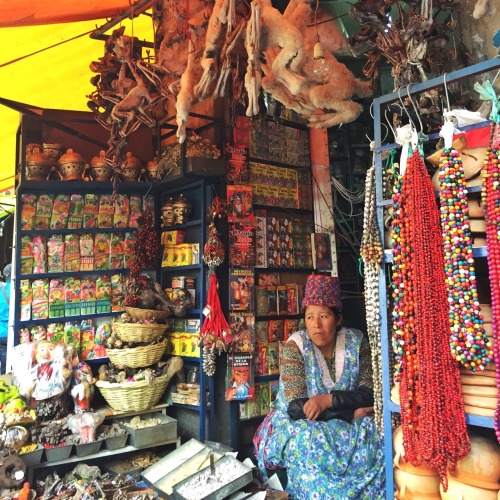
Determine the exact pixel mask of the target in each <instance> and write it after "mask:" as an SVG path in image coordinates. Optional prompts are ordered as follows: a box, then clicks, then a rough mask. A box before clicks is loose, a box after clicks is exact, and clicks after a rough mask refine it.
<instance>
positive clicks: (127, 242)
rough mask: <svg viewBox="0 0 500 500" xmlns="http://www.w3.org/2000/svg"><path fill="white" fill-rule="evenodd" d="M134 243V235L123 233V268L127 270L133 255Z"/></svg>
mask: <svg viewBox="0 0 500 500" xmlns="http://www.w3.org/2000/svg"><path fill="white" fill-rule="evenodd" d="M135 241H136V235H135V233H132V232H130V233H129V232H127V233H125V237H124V238H123V267H125V268H127V269H128V268H129V267H130V259H132V257H134V255H135Z"/></svg>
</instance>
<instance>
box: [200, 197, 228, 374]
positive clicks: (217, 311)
mask: <svg viewBox="0 0 500 500" xmlns="http://www.w3.org/2000/svg"><path fill="white" fill-rule="evenodd" d="M225 213H226V211H225V203H224V202H222V201H221V200H220V199H219V198H218V197H217V196H216V197H215V198H214V201H213V202H212V205H211V206H210V209H209V214H210V216H211V218H212V222H211V223H210V226H209V228H210V236H209V237H208V239H207V241H206V243H205V246H204V247H203V257H202V258H203V262H205V264H206V265H207V266H208V280H209V281H208V291H207V302H206V305H205V307H204V308H203V314H204V315H205V316H206V317H205V320H204V321H203V326H202V327H201V331H200V346H201V347H202V349H203V363H202V366H203V371H204V372H205V373H206V374H207V375H208V376H212V375H214V373H215V361H216V354H217V352H218V353H219V354H220V353H221V352H222V351H226V350H227V348H228V346H229V345H230V344H231V342H232V338H231V334H230V328H229V324H228V322H227V320H226V318H225V317H224V313H223V312H222V308H221V305H220V299H219V295H218V293H217V290H218V288H219V284H218V281H217V276H216V274H215V269H216V267H217V266H220V265H221V264H222V263H223V262H224V258H225V251H224V245H223V244H222V241H221V240H220V238H219V236H218V234H217V229H216V227H215V219H216V218H220V217H222V216H223V215H225Z"/></svg>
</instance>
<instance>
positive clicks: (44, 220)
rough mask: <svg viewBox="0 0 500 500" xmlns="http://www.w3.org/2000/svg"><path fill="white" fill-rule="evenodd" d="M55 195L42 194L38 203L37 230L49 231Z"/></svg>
mask: <svg viewBox="0 0 500 500" xmlns="http://www.w3.org/2000/svg"><path fill="white" fill-rule="evenodd" d="M53 201H54V195H53V194H41V195H40V196H39V197H38V201H37V203H36V215H35V229H49V226H50V217H51V216H52V203H53Z"/></svg>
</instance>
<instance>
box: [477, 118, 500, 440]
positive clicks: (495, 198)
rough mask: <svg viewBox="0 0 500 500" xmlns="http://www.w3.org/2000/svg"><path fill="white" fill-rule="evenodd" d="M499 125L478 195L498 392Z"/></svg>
mask: <svg viewBox="0 0 500 500" xmlns="http://www.w3.org/2000/svg"><path fill="white" fill-rule="evenodd" d="M499 162H500V127H499V125H498V124H497V123H496V124H494V123H492V125H491V139H490V147H489V149H488V151H487V152H486V156H485V160H484V169H483V177H484V182H483V190H482V192H481V197H482V201H483V204H484V205H485V207H486V209H485V210H486V216H485V218H486V245H487V253H488V269H489V277H490V287H491V309H492V312H493V352H494V359H495V365H496V382H497V389H498V391H499V392H500V351H499V349H500V348H499V345H498V343H499V341H500V333H499V328H498V322H499V321H500V240H499V238H500V168H499ZM499 420H500V399H499V400H498V402H497V407H496V410H495V433H496V436H497V440H498V442H499V443H500V429H499V425H500V422H499Z"/></svg>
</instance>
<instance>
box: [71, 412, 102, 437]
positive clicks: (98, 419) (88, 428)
mask: <svg viewBox="0 0 500 500" xmlns="http://www.w3.org/2000/svg"><path fill="white" fill-rule="evenodd" d="M104 417H105V414H104V413H102V412H97V413H94V412H85V413H78V414H76V415H71V416H70V417H69V418H68V428H69V430H70V431H71V432H72V433H73V434H74V435H75V436H78V438H79V439H80V443H92V442H94V441H95V440H96V429H97V428H98V427H99V426H100V425H101V424H102V423H103V422H104Z"/></svg>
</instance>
